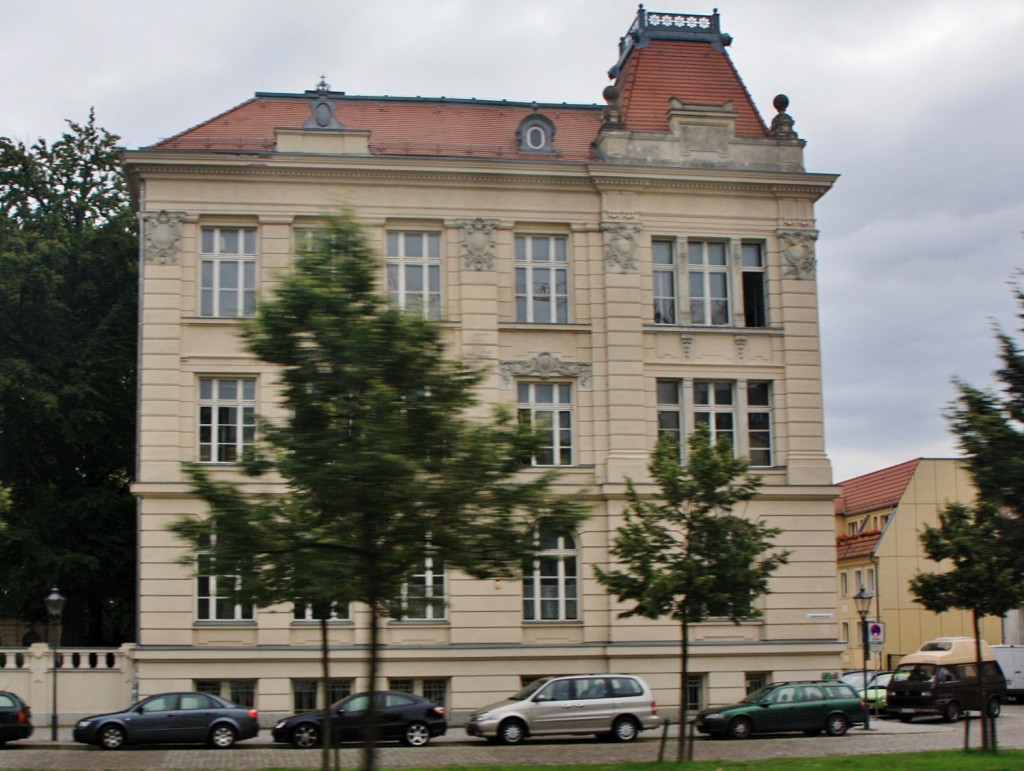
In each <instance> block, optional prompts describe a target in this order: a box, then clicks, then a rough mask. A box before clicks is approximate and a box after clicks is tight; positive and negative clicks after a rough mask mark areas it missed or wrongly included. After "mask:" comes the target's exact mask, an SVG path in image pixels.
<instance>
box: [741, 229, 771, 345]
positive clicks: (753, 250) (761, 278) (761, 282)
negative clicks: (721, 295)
mask: <svg viewBox="0 0 1024 771" xmlns="http://www.w3.org/2000/svg"><path fill="white" fill-rule="evenodd" d="M740 263H741V274H740V275H741V280H742V282H743V325H744V326H747V327H766V326H768V303H767V295H766V287H765V272H764V249H763V248H762V246H761V244H759V243H747V242H744V243H743V244H741V245H740Z"/></svg>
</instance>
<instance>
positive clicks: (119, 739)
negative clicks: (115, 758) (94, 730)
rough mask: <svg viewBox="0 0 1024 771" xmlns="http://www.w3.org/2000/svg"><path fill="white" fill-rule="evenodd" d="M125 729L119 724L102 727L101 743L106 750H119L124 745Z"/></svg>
mask: <svg viewBox="0 0 1024 771" xmlns="http://www.w3.org/2000/svg"><path fill="white" fill-rule="evenodd" d="M124 740H125V735H124V729H123V728H121V726H117V725H105V726H103V728H101V729H100V733H99V745H100V747H102V748H103V749H105V750H119V749H121V747H123V746H124Z"/></svg>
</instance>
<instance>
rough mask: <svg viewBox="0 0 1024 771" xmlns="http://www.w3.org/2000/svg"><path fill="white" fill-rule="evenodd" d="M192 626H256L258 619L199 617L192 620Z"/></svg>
mask: <svg viewBox="0 0 1024 771" xmlns="http://www.w3.org/2000/svg"><path fill="white" fill-rule="evenodd" d="M192 626H201V627H210V626H256V619H254V618H252V619H250V618H237V619H231V618H197V619H195V620H194V621H193V622H192Z"/></svg>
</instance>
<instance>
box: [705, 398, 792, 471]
mask: <svg viewBox="0 0 1024 771" xmlns="http://www.w3.org/2000/svg"><path fill="white" fill-rule="evenodd" d="M737 386H740V387H739V388H738V387H737ZM737 392H738V393H739V394H742V397H743V398H742V399H737ZM692 393H693V420H694V424H695V425H706V426H708V428H709V429H710V432H711V441H712V442H713V443H717V442H718V441H719V440H722V439H726V440H728V441H729V443H730V444H731V445H732V447H733V450H734V452H736V454H737V455H745V456H746V457H747V458H748V460H749V461H750V465H751V466H755V467H768V466H771V465H772V464H773V455H772V384H771V383H770V382H765V381H749V382H745V383H744V382H743V381H741V382H740V383H735V382H733V381H729V380H718V381H704V380H697V381H694V383H693V391H692ZM737 425H745V427H746V430H745V431H742V432H741V434H740V435H737Z"/></svg>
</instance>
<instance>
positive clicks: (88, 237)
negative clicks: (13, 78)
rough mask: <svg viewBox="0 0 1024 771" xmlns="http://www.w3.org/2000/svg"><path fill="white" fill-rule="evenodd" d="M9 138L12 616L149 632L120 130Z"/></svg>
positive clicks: (94, 634)
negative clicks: (56, 601) (139, 612)
mask: <svg viewBox="0 0 1024 771" xmlns="http://www.w3.org/2000/svg"><path fill="white" fill-rule="evenodd" d="M67 123H68V130H67V131H66V132H65V133H64V134H63V136H62V137H61V138H60V139H59V140H57V141H56V142H54V143H53V144H49V143H47V142H46V141H45V140H42V139H40V140H39V141H37V142H36V143H35V144H33V145H31V146H30V147H26V146H25V145H24V144H22V143H20V142H14V141H12V140H10V139H8V138H6V137H0V487H4V488H6V489H7V491H8V495H9V506H8V508H7V511H6V512H0V520H2V522H0V555H2V559H0V587H2V589H0V613H2V614H5V615H13V616H17V617H20V618H22V619H24V620H27V621H36V622H41V621H44V620H45V618H46V615H45V610H44V607H43V598H44V597H45V596H46V595H47V594H48V593H49V590H50V587H51V586H54V585H57V586H59V587H60V589H61V592H62V593H63V594H64V595H65V596H67V598H68V602H67V605H66V606H65V610H64V623H63V625H62V629H63V631H64V639H65V641H66V642H68V643H76V644H87V645H111V644H119V643H121V642H124V641H126V640H131V639H134V617H135V613H134V603H135V504H134V501H133V499H132V496H131V493H130V491H129V482H130V480H131V475H132V470H133V463H134V451H135V363H136V323H137V299H136V297H137V287H136V279H137V252H138V249H137V237H136V222H135V217H134V215H133V214H132V211H131V207H130V205H129V199H128V194H127V192H126V188H125V184H124V181H123V178H122V177H121V174H120V173H119V170H118V164H119V151H118V148H117V137H116V136H114V135H112V134H110V133H109V132H107V131H106V130H104V129H102V128H100V127H98V126H97V125H96V122H95V117H94V115H92V114H91V113H90V116H89V120H88V121H87V122H86V123H84V124H79V123H74V122H72V121H68V122H67Z"/></svg>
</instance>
